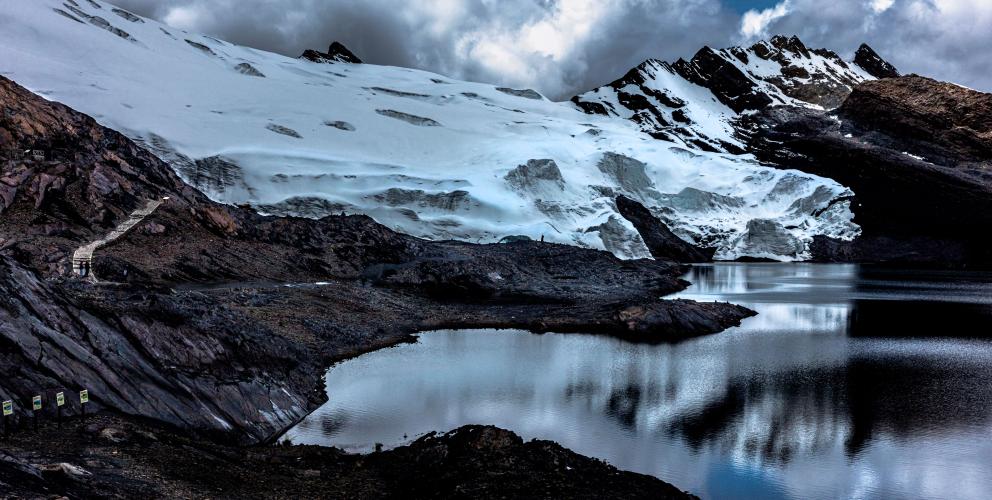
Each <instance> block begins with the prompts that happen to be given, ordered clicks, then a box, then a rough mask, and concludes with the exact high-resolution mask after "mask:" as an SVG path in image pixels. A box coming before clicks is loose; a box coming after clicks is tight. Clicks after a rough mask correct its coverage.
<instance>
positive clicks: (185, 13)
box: [162, 5, 207, 30]
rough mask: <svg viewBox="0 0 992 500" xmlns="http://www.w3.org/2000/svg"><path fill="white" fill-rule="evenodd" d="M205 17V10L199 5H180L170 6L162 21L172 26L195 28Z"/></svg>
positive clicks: (184, 28)
mask: <svg viewBox="0 0 992 500" xmlns="http://www.w3.org/2000/svg"><path fill="white" fill-rule="evenodd" d="M205 17H207V12H205V11H204V9H203V8H201V7H199V6H196V5H193V6H181V7H172V8H170V9H169V10H168V12H166V14H165V17H164V18H163V19H162V21H163V22H165V24H168V25H169V26H172V27H174V28H179V29H182V30H195V29H197V27H198V26H200V23H201V21H203V20H204V18H205Z"/></svg>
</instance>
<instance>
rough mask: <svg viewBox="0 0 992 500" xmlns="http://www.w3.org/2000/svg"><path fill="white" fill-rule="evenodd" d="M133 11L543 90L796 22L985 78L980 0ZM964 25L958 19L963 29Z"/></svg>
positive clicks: (179, 5)
mask: <svg viewBox="0 0 992 500" xmlns="http://www.w3.org/2000/svg"><path fill="white" fill-rule="evenodd" d="M115 3H117V4H118V5H120V6H122V7H124V8H126V9H129V10H132V11H134V12H136V13H138V14H141V15H144V16H147V17H151V18H155V19H158V20H162V21H165V22H167V23H169V24H172V25H174V26H177V27H180V28H184V29H189V30H191V31H198V32H204V33H207V34H211V35H214V36H217V37H220V38H223V39H226V40H229V41H231V42H234V43H238V44H243V45H248V46H252V47H257V48H261V49H265V50H271V51H275V52H279V53H282V54H286V55H289V56H296V55H299V54H300V53H301V52H302V51H303V50H304V49H307V48H319V49H325V48H326V47H327V46H328V44H329V43H330V41H332V40H339V41H341V42H342V43H344V44H345V45H347V46H348V47H349V48H351V49H352V50H353V51H354V52H355V53H356V54H358V55H359V56H360V57H362V58H363V59H365V60H366V61H369V62H372V63H377V64H389V65H396V66H408V67H417V68H423V69H427V70H431V71H435V72H438V73H441V74H444V75H448V76H451V77H454V78H462V79H468V80H476V81H484V82H491V83H497V84H506V85H514V86H528V87H533V88H537V89H538V90H541V91H542V92H544V93H546V94H547V95H549V96H550V97H553V98H567V97H568V96H570V95H571V94H573V93H576V92H581V91H584V90H587V89H589V88H592V87H595V86H598V85H601V84H603V83H606V82H609V81H611V80H613V79H615V78H617V77H619V76H620V75H622V74H623V73H625V72H626V71H627V70H628V69H630V68H631V67H633V66H635V65H636V64H638V63H640V62H641V61H643V60H644V59H647V58H650V57H656V58H660V59H666V60H673V59H676V58H678V57H688V56H691V55H692V54H693V53H694V52H695V51H696V50H697V49H699V48H700V47H702V46H703V45H711V46H716V47H723V46H728V45H733V44H737V43H742V42H746V41H750V39H753V38H755V36H754V35H756V34H760V35H766V34H775V33H786V34H793V33H795V34H799V35H800V37H802V38H803V39H804V40H806V41H807V42H808V44H809V45H811V46H817V47H819V46H825V47H829V48H832V49H834V50H836V51H838V52H839V53H841V54H842V55H844V56H850V55H851V53H852V52H853V50H854V49H855V48H856V47H857V46H858V44H860V43H861V42H862V41H868V42H869V43H870V44H872V45H873V46H874V47H875V48H876V49H877V50H878V51H879V52H880V53H881V54H882V55H883V56H884V57H887V58H889V59H890V60H891V61H892V62H893V63H894V64H896V65H897V66H898V67H900V68H901V69H903V70H908V71H917V72H922V73H925V74H929V75H933V76H937V77H940V78H943V79H949V80H953V81H957V82H959V83H963V84H966V85H969V86H973V87H977V88H982V89H986V88H989V87H992V81H990V80H992V77H990V72H989V70H990V69H992V68H990V64H992V63H990V62H989V61H990V59H989V58H987V57H984V55H985V54H984V53H983V52H984V51H985V50H986V49H987V47H988V46H989V45H990V42H992V36H990V35H989V34H988V33H987V31H988V30H987V29H981V27H982V24H981V23H982V22H984V23H985V24H984V26H985V27H986V28H987V26H989V25H990V24H989V22H990V21H992V18H990V15H992V9H990V8H989V7H988V6H986V5H983V4H992V2H984V0H836V1H832V2H823V1H818V0H784V1H781V2H779V3H778V4H774V5H771V3H770V2H759V4H760V5H764V6H769V5H770V6H769V7H768V8H767V9H761V10H755V11H752V12H750V13H745V14H744V17H743V19H742V16H741V13H740V10H741V9H740V4H741V2H737V4H735V7H728V6H726V5H725V4H724V3H722V2H721V1H720V0H498V1H497V0H406V1H396V0H334V1H321V0H279V1H274V0H116V1H115ZM962 27H963V29H962Z"/></svg>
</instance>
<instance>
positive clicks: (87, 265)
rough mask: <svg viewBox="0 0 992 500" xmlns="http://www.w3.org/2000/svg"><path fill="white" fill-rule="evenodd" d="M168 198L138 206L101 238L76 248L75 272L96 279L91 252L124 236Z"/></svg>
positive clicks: (73, 259)
mask: <svg viewBox="0 0 992 500" xmlns="http://www.w3.org/2000/svg"><path fill="white" fill-rule="evenodd" d="M166 200H168V198H163V199H161V200H152V201H149V202H148V203H147V204H146V205H145V206H144V207H143V208H139V209H137V210H135V211H134V212H132V213H131V215H130V216H128V218H127V219H126V220H124V222H121V223H120V224H119V225H118V226H117V227H116V228H114V230H113V231H111V232H110V233H108V234H107V236H104V237H103V238H101V239H99V240H96V241H93V242H90V243H87V244H86V245H83V246H81V247H79V248H77V249H76V251H75V252H73V254H72V268H73V270H75V272H76V273H77V274H80V275H82V276H84V277H88V278H89V279H91V280H93V281H96V276H94V275H93V252H95V251H96V250H97V249H98V248H100V247H103V246H105V245H107V244H109V243H111V242H112V241H114V240H116V239H117V238H120V237H121V236H124V234H126V233H127V232H128V231H130V230H131V229H132V228H133V227H134V226H136V225H138V223H139V222H141V221H142V220H144V219H145V217H148V216H149V215H151V214H152V212H154V211H155V209H157V208H158V207H159V206H161V205H162V203H164V202H165V201H166Z"/></svg>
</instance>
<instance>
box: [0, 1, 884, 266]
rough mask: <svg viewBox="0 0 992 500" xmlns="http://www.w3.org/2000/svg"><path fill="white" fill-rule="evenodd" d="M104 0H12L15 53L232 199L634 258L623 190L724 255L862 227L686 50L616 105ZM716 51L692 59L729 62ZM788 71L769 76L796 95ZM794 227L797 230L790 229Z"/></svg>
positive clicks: (408, 228) (842, 193)
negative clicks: (304, 50)
mask: <svg viewBox="0 0 992 500" xmlns="http://www.w3.org/2000/svg"><path fill="white" fill-rule="evenodd" d="M94 2H95V4H96V5H103V7H102V8H97V7H94V4H90V3H83V2H75V5H73V4H72V3H68V2H66V3H63V2H61V1H59V0H37V1H32V2H13V3H12V4H11V5H8V6H6V7H5V10H4V13H3V16H4V18H5V22H4V29H3V30H0V71H3V72H4V74H5V76H7V77H9V78H11V79H13V80H15V81H17V82H19V83H21V84H23V85H25V86H27V87H29V88H32V89H34V90H35V91H36V92H37V93H40V94H43V95H45V96H46V97H47V98H48V99H52V100H57V101H60V102H64V103H66V104H68V105H70V106H72V107H74V108H76V109H78V110H80V111H82V112H85V113H88V114H90V115H92V116H94V117H95V118H97V119H98V120H99V121H100V122H101V123H102V124H104V125H107V126H109V127H111V128H114V129H117V130H119V131H121V132H123V133H125V134H127V135H128V136H130V137H131V138H133V139H136V140H138V141H140V142H142V143H143V144H145V145H146V146H147V147H148V148H149V149H150V150H151V151H153V152H154V153H155V154H156V155H158V156H159V157H161V158H162V159H164V160H165V161H167V162H168V163H169V164H170V165H171V166H172V167H173V168H174V169H175V170H176V171H177V172H178V173H179V174H180V175H181V176H182V177H183V178H184V179H185V180H187V181H189V182H190V183H192V184H194V185H196V186H197V187H199V188H200V189H202V190H203V191H204V192H205V193H207V194H208V195H210V196H211V197H213V198H214V199H216V200H219V201H223V202H227V203H236V204H244V203H247V204H251V205H253V206H255V207H256V208H258V209H259V210H261V211H263V212H266V213H272V214H279V215H301V216H306V217H321V216H323V215H327V214H331V213H334V214H337V213H341V212H347V213H364V214H368V215H370V216H372V217H374V218H375V219H376V220H377V221H379V222H381V223H383V224H386V225H388V226H390V227H392V228H394V229H398V230H400V231H403V232H406V233H410V234H413V235H417V236H420V237H424V238H432V239H444V238H451V239H460V240H466V241H473V242H493V243H495V242H498V241H500V240H502V239H503V238H504V237H507V236H526V237H529V238H531V239H535V240H537V239H541V238H544V239H545V241H550V242H558V243H565V244H572V245H581V246H586V247H593V248H601V249H606V250H609V251H611V252H613V253H615V254H617V255H618V256H621V257H624V258H634V257H649V256H650V254H649V252H648V250H647V248H646V247H645V245H644V242H643V241H642V239H641V237H640V235H639V234H638V232H637V231H636V230H635V229H634V227H633V226H632V224H631V223H630V222H628V221H627V220H626V219H624V218H623V217H622V216H620V215H619V213H618V212H617V208H616V204H615V200H616V197H617V196H618V195H624V196H627V197H629V198H631V199H633V200H636V201H638V202H639V203H641V204H643V205H644V206H645V207H648V208H649V209H650V210H651V212H652V213H653V214H655V215H656V216H657V217H658V218H659V219H661V220H662V221H663V222H664V223H665V224H666V225H667V226H668V227H669V228H671V230H672V231H673V232H674V233H675V234H676V235H678V236H679V237H681V238H683V239H685V240H687V241H689V242H691V243H693V244H697V245H700V246H704V247H712V248H716V249H717V250H716V258H719V259H733V258H736V257H740V256H743V255H746V254H747V252H751V251H756V252H761V253H762V255H765V254H770V256H771V257H773V258H777V259H783V260H793V259H803V258H805V257H807V256H808V244H809V242H810V241H811V240H812V238H813V236H814V235H817V234H828V235H831V236H836V237H848V238H849V237H852V236H853V235H855V234H857V231H858V228H857V226H856V225H854V224H853V223H852V222H851V214H850V211H849V210H847V205H846V204H847V203H848V202H847V201H842V200H844V199H845V197H847V196H849V195H850V192H849V190H848V189H846V188H845V187H844V186H842V185H840V184H838V183H836V182H834V181H831V180H829V179H824V178H820V177H816V176H813V175H807V174H802V173H799V172H796V171H786V170H778V169H773V168H766V167H765V166H762V165H761V164H759V163H757V162H756V161H755V160H754V159H753V158H752V157H751V156H749V155H741V154H731V153H741V152H742V145H741V144H740V143H739V142H738V141H737V139H735V137H734V134H733V132H734V131H733V126H732V124H731V123H730V119H731V118H733V117H734V116H735V115H736V113H737V111H736V110H735V107H737V106H736V104H735V102H736V101H733V100H732V98H733V95H732V93H729V91H728V92H723V93H722V94H720V95H717V94H715V93H714V91H713V89H714V88H719V87H718V86H717V85H716V84H715V83H714V84H711V85H710V86H709V87H705V86H701V85H699V84H697V83H693V82H692V81H691V80H690V79H687V78H685V77H684V76H683V75H681V74H680V73H679V72H678V71H676V70H675V69H674V68H675V65H666V64H665V63H662V62H660V61H649V62H648V63H645V65H642V67H641V68H640V69H638V70H637V71H635V72H632V73H631V74H630V78H629V79H628V80H627V81H625V82H623V84H622V85H618V88H616V89H614V88H613V87H609V89H606V88H604V89H598V90H597V91H594V92H593V93H591V94H588V96H593V97H595V98H592V97H589V98H585V97H583V98H582V99H579V102H580V104H579V106H583V108H594V107H596V105H597V104H598V105H599V106H601V107H602V108H603V109H604V110H605V111H606V112H605V113H597V114H587V113H585V112H584V111H583V109H580V108H579V107H577V106H576V105H575V104H573V103H571V102H562V103H560V102H552V101H550V100H548V99H546V98H544V97H543V96H541V94H539V93H538V92H536V91H534V90H531V89H514V88H509V87H497V86H495V85H487V84H481V83H472V82H461V81H457V80H453V79H450V78H447V77H444V76H440V75H437V74H433V73H429V72H425V71H418V70H413V69H407V68H396V67H388V66H377V65H372V64H355V63H356V62H358V58H357V57H354V58H351V57H348V56H347V54H348V53H350V51H348V52H347V53H346V52H345V50H346V49H344V48H343V46H341V47H337V48H336V47H335V46H332V47H331V48H330V49H329V52H328V53H319V54H321V56H320V57H319V58H317V57H316V56H315V57H313V58H306V57H305V58H289V57H284V56H281V55H277V54H272V53H267V52H264V51H260V50H256V49H251V48H247V47H241V46H237V45H233V44H230V43H227V42H223V41H220V40H217V39H214V38H210V37H207V36H202V35H198V34H195V33H187V32H184V31H182V30H179V29H176V28H172V27H168V26H164V25H161V24H159V23H157V22H155V21H152V20H148V19H142V18H138V19H139V21H134V20H133V19H131V18H130V16H122V15H120V14H117V15H115V14H114V13H113V12H112V10H111V9H112V7H111V6H110V5H104V4H100V3H99V2H96V0H94ZM70 6H71V7H73V9H69V8H68V7H70ZM77 10H78V11H79V12H76V11H77ZM65 14H69V15H70V16H66V15H65ZM95 17H100V19H102V20H103V21H96V22H93V21H92V19H93V18H95ZM135 17H137V16H135ZM84 20H85V21H84ZM77 21H78V22H77ZM123 28H126V31H125V30H124V29H123ZM118 31H125V32H126V33H127V37H123V36H121V35H120V34H119V33H118ZM339 45H340V44H339ZM790 46H791V45H790ZM767 49H768V51H769V54H770V55H769V54H766V56H767V59H764V58H762V57H761V55H759V54H757V53H754V55H753V57H752V55H751V53H750V52H748V53H747V54H748V55H747V58H748V60H749V61H752V62H751V63H745V62H744V61H741V60H740V59H739V58H737V56H734V55H733V54H730V56H731V57H734V58H735V59H734V60H736V61H737V62H736V63H728V64H730V65H731V66H733V67H734V68H736V69H737V70H738V71H743V68H747V71H749V74H764V73H762V72H763V71H764V72H767V73H768V74H769V75H770V74H771V73H772V70H775V71H778V72H781V68H782V67H783V66H782V65H781V64H779V62H776V58H777V57H778V56H776V55H775V54H777V53H779V52H781V53H783V54H785V53H788V54H793V53H792V52H789V51H790V50H792V49H790V48H789V47H788V46H786V45H783V47H782V48H776V47H775V43H774V40H773V42H769V44H768V47H767ZM773 49H774V50H773ZM753 50H761V49H753ZM796 50H799V49H798V48H796ZM776 51H778V52H776ZM809 52H810V54H813V55H816V54H817V53H816V51H809ZM714 53H715V54H717V55H718V56H719V57H721V58H723V57H725V56H727V55H726V54H724V52H722V51H714ZM762 53H763V54H764V52H762ZM353 55H354V54H352V56H353ZM789 57H790V58H791V59H790V60H791V61H793V62H791V63H790V66H794V67H797V68H806V69H805V70H806V71H807V72H809V73H810V74H812V73H813V71H812V70H811V69H810V68H812V67H813V66H817V67H819V66H818V65H826V66H824V67H829V68H831V69H834V70H836V71H837V72H840V70H839V69H836V68H841V69H842V66H841V62H838V61H839V59H837V60H834V59H832V58H829V57H826V56H820V55H817V57H816V58H813V57H812V56H810V58H807V57H806V56H805V55H804V54H802V53H801V51H800V55H789ZM313 59H319V61H315V60H313ZM700 61H701V60H700ZM700 61H697V62H699V63H700V64H696V65H694V66H693V65H691V64H690V63H692V61H690V62H688V63H686V68H685V69H684V70H683V71H684V72H686V74H689V73H688V72H689V71H690V70H692V71H695V72H696V73H698V74H699V75H704V74H710V73H712V72H711V71H707V68H706V66H705V65H704V64H702V63H701V62H700ZM824 61H826V62H824ZM689 66H692V67H691V68H690V67H689ZM726 71H730V69H727V70H726ZM851 71H852V73H851V74H852V75H853V74H857V75H860V73H857V71H855V70H851ZM796 72H798V70H796ZM828 73H829V71H828ZM714 74H716V75H719V74H720V73H719V72H717V73H714ZM839 74H840V75H841V77H843V78H848V77H847V76H845V75H848V74H847V73H839ZM766 76H767V75H766ZM841 77H838V78H841ZM859 77H864V78H868V77H870V76H868V75H867V74H865V75H863V76H859ZM709 78H710V81H711V82H717V81H719V78H717V77H714V76H710V77H709ZM713 78H716V79H715V80H714V79H713ZM770 78H771V77H770V76H769V77H768V78H765V79H760V81H756V83H755V85H757V86H758V87H760V89H761V90H762V92H766V91H767V92H766V93H769V92H770V94H769V95H772V94H774V96H775V97H774V98H775V99H778V100H779V101H781V102H782V103H791V102H794V101H795V100H796V97H794V95H796V92H793V91H792V90H788V89H787V90H782V89H781V88H779V87H776V85H775V83H774V82H773V81H772V80H771V79H770ZM851 78H854V77H851ZM797 81H798V80H797ZM774 89H777V90H774ZM773 90H774V91H773ZM721 96H722V97H721ZM725 101H726V102H725ZM728 102H729V103H730V104H728ZM582 103H586V104H582ZM625 103H626V104H625ZM628 106H629V107H628ZM666 123H667V124H678V127H676V128H673V129H667V128H665V127H666V125H664V124H666ZM645 130H646V131H647V132H649V133H650V135H649V134H646V133H645ZM652 136H654V137H652ZM795 179H799V180H800V181H795ZM752 221H772V223H774V224H775V226H774V228H775V230H774V231H767V230H766V229H767V227H769V224H771V223H766V222H761V223H752ZM749 227H750V228H752V229H754V228H758V229H761V231H757V230H754V231H752V230H749ZM745 235H748V238H747V239H746V240H744V239H742V238H744V237H745ZM786 235H787V236H788V238H791V240H789V241H790V242H791V241H793V240H794V242H795V244H789V245H780V244H777V242H779V241H781V240H782V239H783V238H785V236H786ZM761 238H771V239H773V241H770V242H769V244H765V245H759V244H758V243H759V242H756V241H755V239H761ZM742 241H746V244H745V243H742ZM773 243H775V244H773ZM776 252H780V253H776Z"/></svg>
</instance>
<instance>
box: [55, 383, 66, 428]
mask: <svg viewBox="0 0 992 500" xmlns="http://www.w3.org/2000/svg"><path fill="white" fill-rule="evenodd" d="M63 406H65V393H64V392H61V391H59V392H57V393H55V408H56V411H57V412H58V413H57V415H58V423H59V429H61V428H62V407H63Z"/></svg>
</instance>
